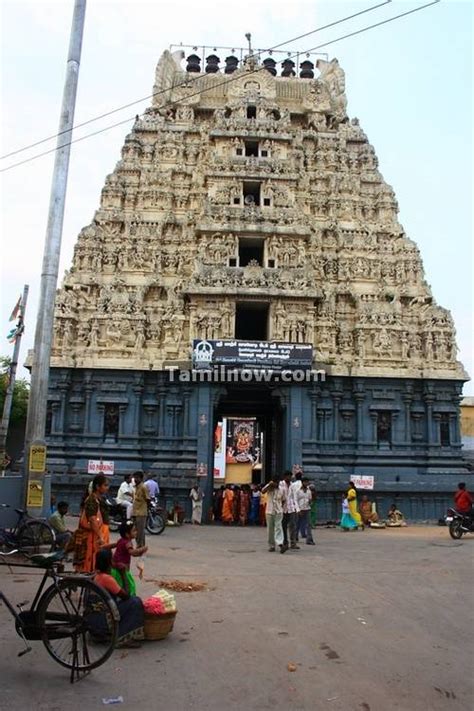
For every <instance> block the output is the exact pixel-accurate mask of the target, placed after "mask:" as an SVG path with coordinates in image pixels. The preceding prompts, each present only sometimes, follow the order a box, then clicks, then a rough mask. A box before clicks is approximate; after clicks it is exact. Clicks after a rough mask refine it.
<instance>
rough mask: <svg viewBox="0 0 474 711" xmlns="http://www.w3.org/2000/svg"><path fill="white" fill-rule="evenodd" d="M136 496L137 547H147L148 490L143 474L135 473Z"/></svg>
mask: <svg viewBox="0 0 474 711" xmlns="http://www.w3.org/2000/svg"><path fill="white" fill-rule="evenodd" d="M133 479H134V481H135V495H134V498H133V516H134V518H135V524H136V527H137V539H136V540H137V546H138V547H139V548H141V547H142V546H144V545H145V525H146V517H147V515H148V498H149V497H148V490H147V488H146V486H145V484H144V483H143V472H135V474H134V475H133Z"/></svg>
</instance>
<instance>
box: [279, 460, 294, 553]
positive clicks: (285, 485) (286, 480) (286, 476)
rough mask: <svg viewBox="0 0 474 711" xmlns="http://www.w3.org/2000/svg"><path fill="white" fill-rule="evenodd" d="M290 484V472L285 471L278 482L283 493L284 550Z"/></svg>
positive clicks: (286, 544)
mask: <svg viewBox="0 0 474 711" xmlns="http://www.w3.org/2000/svg"><path fill="white" fill-rule="evenodd" d="M290 484H291V472H290V471H286V472H284V473H283V479H282V480H281V481H280V484H279V486H280V489H281V491H282V494H283V520H282V526H283V545H284V546H285V549H286V550H288V524H289V521H290V515H289V513H288V498H289V493H290ZM295 542H296V541H295Z"/></svg>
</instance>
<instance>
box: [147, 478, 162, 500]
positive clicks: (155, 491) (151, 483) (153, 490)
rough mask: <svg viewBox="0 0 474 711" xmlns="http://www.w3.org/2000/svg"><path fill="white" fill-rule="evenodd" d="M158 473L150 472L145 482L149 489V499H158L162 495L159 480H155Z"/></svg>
mask: <svg viewBox="0 0 474 711" xmlns="http://www.w3.org/2000/svg"><path fill="white" fill-rule="evenodd" d="M155 476H156V474H148V475H147V478H146V482H145V486H146V488H147V490H148V498H149V499H157V498H158V497H159V495H160V487H159V486H158V482H157V481H156V480H155Z"/></svg>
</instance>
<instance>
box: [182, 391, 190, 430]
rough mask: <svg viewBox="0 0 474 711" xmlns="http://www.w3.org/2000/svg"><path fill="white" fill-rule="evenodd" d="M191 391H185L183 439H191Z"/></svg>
mask: <svg viewBox="0 0 474 711" xmlns="http://www.w3.org/2000/svg"><path fill="white" fill-rule="evenodd" d="M191 392H192V391H191V390H190V389H189V388H185V389H184V390H183V437H189V398H190V397H191Z"/></svg>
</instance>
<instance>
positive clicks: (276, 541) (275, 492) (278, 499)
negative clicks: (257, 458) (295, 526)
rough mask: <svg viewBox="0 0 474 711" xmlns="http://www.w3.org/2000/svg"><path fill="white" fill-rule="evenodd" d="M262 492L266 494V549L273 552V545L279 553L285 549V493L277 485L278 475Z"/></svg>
mask: <svg viewBox="0 0 474 711" xmlns="http://www.w3.org/2000/svg"><path fill="white" fill-rule="evenodd" d="M262 494H266V495H267V508H266V519H267V528H268V550H269V551H270V552H273V551H274V550H275V547H276V546H278V547H279V548H280V553H284V552H285V551H286V548H285V546H284V545H283V528H282V520H283V506H284V504H285V494H284V492H283V491H282V490H281V489H280V487H279V477H278V476H274V477H273V478H272V480H271V481H269V482H268V484H267V485H266V486H264V487H263V489H262Z"/></svg>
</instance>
